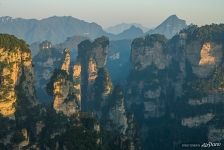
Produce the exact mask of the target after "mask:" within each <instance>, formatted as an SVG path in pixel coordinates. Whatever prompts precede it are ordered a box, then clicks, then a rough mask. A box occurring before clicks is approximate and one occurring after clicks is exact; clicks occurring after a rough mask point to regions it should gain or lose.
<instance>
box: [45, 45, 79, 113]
mask: <svg viewBox="0 0 224 150" xmlns="http://www.w3.org/2000/svg"><path fill="white" fill-rule="evenodd" d="M77 67H78V66H77V65H76V66H75V69H74V70H73V73H70V72H69V71H70V50H69V49H65V51H64V59H63V63H62V65H61V69H60V70H56V71H55V72H54V75H53V76H52V81H51V83H49V84H51V85H49V87H50V86H52V90H53V92H52V94H53V108H54V109H55V111H56V112H58V113H59V112H62V113H63V114H65V115H66V116H71V115H74V114H77V112H78V111H79V110H80V109H79V103H80V99H79V96H78V95H77V90H80V89H79V85H77V81H76V82H74V83H73V80H78V78H79V75H80V68H77ZM70 76H73V78H72V79H70ZM75 91H76V92H75Z"/></svg>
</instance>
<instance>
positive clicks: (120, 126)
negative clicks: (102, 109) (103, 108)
mask: <svg viewBox="0 0 224 150" xmlns="http://www.w3.org/2000/svg"><path fill="white" fill-rule="evenodd" d="M110 101H111V102H110V106H109V107H110V108H111V109H109V120H111V121H112V124H113V128H112V130H119V133H121V134H125V132H126V130H127V128H128V122H127V112H126V108H125V104H124V103H125V102H124V93H123V90H122V88H121V87H120V86H116V87H115V88H114V91H113V93H112V96H111V100H110Z"/></svg>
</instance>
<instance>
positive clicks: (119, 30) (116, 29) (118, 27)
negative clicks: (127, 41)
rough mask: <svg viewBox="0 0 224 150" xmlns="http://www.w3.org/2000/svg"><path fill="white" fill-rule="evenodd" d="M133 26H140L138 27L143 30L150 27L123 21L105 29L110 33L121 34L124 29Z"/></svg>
mask: <svg viewBox="0 0 224 150" xmlns="http://www.w3.org/2000/svg"><path fill="white" fill-rule="evenodd" d="M131 26H135V27H138V28H140V29H142V31H143V32H146V31H148V30H149V28H148V27H146V26H143V25H141V24H139V23H121V24H117V25H114V26H111V27H108V28H106V29H105V31H107V32H108V33H112V34H120V33H122V32H123V31H125V30H127V29H129V28H130V27H131Z"/></svg>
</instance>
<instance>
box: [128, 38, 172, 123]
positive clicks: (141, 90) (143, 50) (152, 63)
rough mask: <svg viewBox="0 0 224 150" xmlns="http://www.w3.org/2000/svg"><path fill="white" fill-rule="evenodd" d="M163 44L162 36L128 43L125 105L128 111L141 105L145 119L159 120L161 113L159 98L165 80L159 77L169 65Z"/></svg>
mask: <svg viewBox="0 0 224 150" xmlns="http://www.w3.org/2000/svg"><path fill="white" fill-rule="evenodd" d="M166 42H167V40H166V38H165V37H164V36H162V35H151V36H146V37H145V38H138V39H135V40H134V41H133V42H132V49H131V62H132V71H131V74H130V78H129V85H128V87H129V90H128V99H129V101H127V104H128V107H129V108H132V107H140V106H141V107H142V108H140V109H142V110H143V117H145V118H146V119H147V118H149V117H160V116H162V115H163V114H164V112H165V109H164V103H165V99H164V98H163V95H164V94H165V92H164V90H165V88H166V87H165V86H164V85H166V82H167V81H166V77H165V76H163V74H164V73H166V69H167V67H168V66H169V64H170V58H169V56H168V55H167V54H166V52H165V45H166ZM146 74H147V75H148V76H147V77H146ZM138 113H140V112H138Z"/></svg>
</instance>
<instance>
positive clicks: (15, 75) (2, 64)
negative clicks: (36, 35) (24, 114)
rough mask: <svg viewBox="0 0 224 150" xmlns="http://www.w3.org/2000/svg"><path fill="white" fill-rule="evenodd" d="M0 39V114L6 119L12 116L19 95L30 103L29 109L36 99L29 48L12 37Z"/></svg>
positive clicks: (1, 36) (3, 36) (0, 36)
mask: <svg viewBox="0 0 224 150" xmlns="http://www.w3.org/2000/svg"><path fill="white" fill-rule="evenodd" d="M0 38H1V42H0V82H1V84H0V85H1V86H0V114H1V115H3V116H6V117H8V116H13V115H14V113H15V111H16V107H17V105H18V99H21V97H20V95H21V94H23V97H26V99H28V101H29V102H30V103H31V105H30V107H32V106H33V105H35V103H36V97H35V94H34V93H35V92H34V87H33V82H34V79H33V68H32V59H31V52H30V50H29V48H28V47H26V44H25V43H24V42H23V41H21V40H18V39H16V38H15V37H13V36H9V35H2V34H1V35H0ZM3 39H5V40H3ZM7 42H8V43H7ZM11 43H15V45H13V44H11ZM7 44H8V45H12V46H11V47H7ZM17 87H20V88H17Z"/></svg>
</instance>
